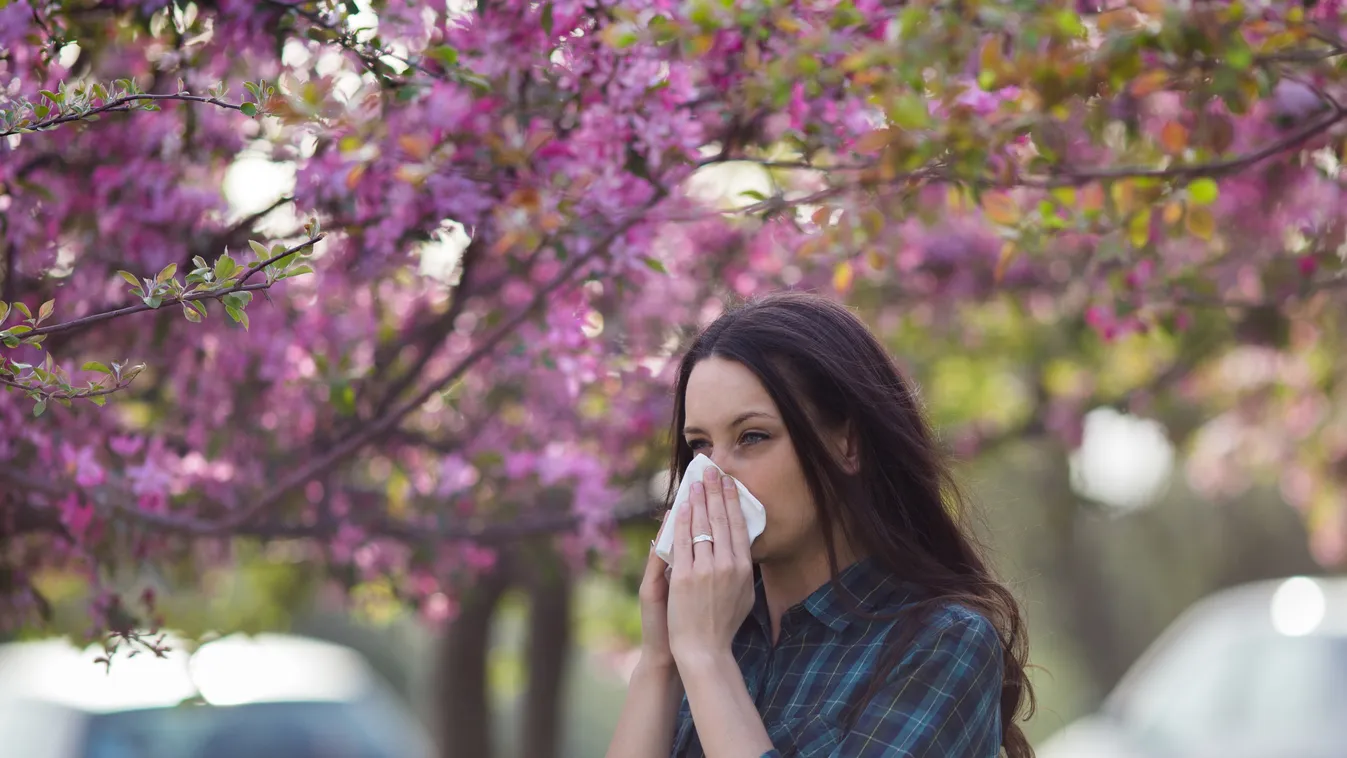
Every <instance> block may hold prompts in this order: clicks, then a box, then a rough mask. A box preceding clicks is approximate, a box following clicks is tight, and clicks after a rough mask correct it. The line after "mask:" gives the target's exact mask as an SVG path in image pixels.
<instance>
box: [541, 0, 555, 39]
mask: <svg viewBox="0 0 1347 758" xmlns="http://www.w3.org/2000/svg"><path fill="white" fill-rule="evenodd" d="M542 21H543V33H544V34H546V35H547V36H549V37H551V36H552V23H553V19H552V4H551V3H545V4H544V5H543V19H542Z"/></svg>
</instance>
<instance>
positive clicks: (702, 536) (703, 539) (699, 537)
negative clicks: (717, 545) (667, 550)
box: [692, 534, 716, 545]
mask: <svg viewBox="0 0 1347 758" xmlns="http://www.w3.org/2000/svg"><path fill="white" fill-rule="evenodd" d="M715 541H716V538H715V537H712V536H711V535H709V534H699V535H697V536H696V537H693V538H692V544H694V545H695V544H697V543H698V542H715Z"/></svg>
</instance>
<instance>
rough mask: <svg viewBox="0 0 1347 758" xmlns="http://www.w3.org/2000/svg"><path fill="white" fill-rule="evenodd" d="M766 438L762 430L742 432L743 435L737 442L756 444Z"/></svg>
mask: <svg viewBox="0 0 1347 758" xmlns="http://www.w3.org/2000/svg"><path fill="white" fill-rule="evenodd" d="M766 439H768V437H767V435H766V434H763V433H762V432H744V436H742V437H740V438H739V444H741V445H756V444H758V443H759V442H762V441H764V440H766Z"/></svg>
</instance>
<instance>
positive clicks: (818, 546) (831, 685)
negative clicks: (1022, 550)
mask: <svg viewBox="0 0 1347 758" xmlns="http://www.w3.org/2000/svg"><path fill="white" fill-rule="evenodd" d="M673 433H674V438H675V440H676V443H675V445H674V453H673V459H672V462H671V469H672V472H673V475H674V476H673V479H674V481H673V482H672V483H671V485H670V493H671V495H672V493H673V492H674V491H675V489H676V487H677V485H678V482H677V477H678V476H679V474H680V473H681V472H682V471H684V469H685V468H686V467H687V465H688V463H689V462H690V461H691V459H692V458H693V457H694V456H695V455H697V454H698V453H703V454H705V455H707V456H708V457H710V458H711V459H712V460H713V461H714V462H715V463H716V464H717V465H718V466H719V467H720V468H721V469H722V470H723V471H724V473H725V474H727V475H729V476H732V477H734V478H735V479H738V480H739V481H740V482H742V483H743V484H744V486H745V487H747V488H748V490H749V491H750V492H751V493H753V495H754V496H756V497H757V498H758V499H759V500H760V501H762V503H763V505H764V506H765V508H766V511H767V525H766V528H765V529H764V530H763V532H762V534H761V536H759V537H758V538H757V539H756V540H754V541H752V542H751V543H750V541H749V539H748V536H747V532H746V529H745V525H744V518H743V514H742V512H741V511H740V508H739V505H738V501H737V491H736V489H735V487H734V486H733V483H732V480H730V479H725V480H723V481H722V480H720V479H719V476H720V475H719V474H718V473H717V472H715V469H714V468H713V467H707V477H706V479H705V481H704V482H701V483H694V484H693V485H692V495H691V498H690V500H689V503H690V507H687V508H679V509H678V510H677V512H676V517H675V518H673V519H666V523H665V524H664V526H663V527H661V528H664V529H674V530H676V531H675V532H674V553H673V560H672V568H671V570H670V572H669V573H668V575H667V576H666V573H665V563H664V561H663V560H661V559H660V558H659V557H658V556H656V555H655V554H654V550H653V549H652V550H651V556H650V560H649V562H648V564H647V566H646V571H645V578H644V580H643V582H642V584H641V590H640V599H641V631H642V635H643V637H642V643H641V644H642V648H641V658H640V663H639V664H638V665H637V666H636V669H635V672H634V673H633V675H632V678H631V682H630V686H629V689H628V693H627V700H626V703H625V705H624V707H623V710H622V714H621V716H620V718H619V720H618V727H617V730H616V733H615V734H614V736H613V741H612V743H611V745H610V747H609V750H608V756H609V758H656V757H657V756H658V757H659V758H664V757H665V756H674V757H675V758H700V756H709V758H759V757H764V758H767V757H770V758H778V757H779V758H791V757H792V756H798V757H799V758H813V757H815V756H833V757H835V758H859V757H860V756H881V755H883V756H930V757H931V758H937V757H938V758H994V757H995V756H997V755H999V754H1000V751H1001V749H1002V748H1003V747H1004V748H1005V750H1006V754H1007V755H1008V756H1009V758H1032V755H1033V752H1032V749H1031V748H1030V747H1029V744H1028V742H1027V741H1026V739H1025V737H1024V734H1023V732H1022V731H1021V730H1020V728H1019V726H1018V725H1017V724H1016V723H1015V721H1016V718H1017V717H1018V716H1019V715H1020V710H1021V706H1022V705H1026V704H1028V706H1029V709H1030V711H1032V697H1033V696H1032V692H1031V690H1030V686H1029V683H1028V681H1027V678H1026V676H1025V665H1026V655H1027V654H1026V651H1025V644H1026V643H1025V640H1024V635H1023V630H1022V624H1021V621H1020V615H1019V610H1018V608H1017V607H1016V604H1015V601H1014V599H1013V598H1012V596H1011V594H1010V592H1009V591H1007V590H1006V588H1005V587H1003V586H1002V585H1001V584H999V583H998V582H997V581H996V580H995V579H994V578H993V577H992V574H991V572H990V571H989V569H988V568H987V566H986V564H985V563H984V562H983V559H982V558H981V557H980V556H979V554H978V552H977V550H975V548H974V546H973V544H972V541H971V539H970V537H969V536H968V534H966V533H965V532H964V531H962V530H961V528H960V526H959V525H958V523H957V522H956V521H955V520H954V518H953V514H955V513H957V512H958V511H959V510H960V508H959V501H958V499H957V491H956V489H955V488H954V486H953V484H952V482H951V480H950V473H949V470H948V469H947V468H946V466H945V464H944V463H943V462H942V461H941V459H940V455H939V454H938V451H937V447H936V443H935V442H934V440H933V438H932V434H931V431H930V429H929V428H928V427H927V425H926V422H925V420H924V419H923V417H922V413H921V410H920V408H919V404H918V400H917V397H916V393H915V391H914V390H913V389H912V388H911V387H909V386H908V385H907V384H906V383H905V382H904V381H903V379H902V378H901V377H900V376H899V373H898V371H897V369H896V368H895V366H894V364H893V362H892V361H891V360H890V358H889V357H888V355H887V354H886V353H885V352H884V349H883V347H882V346H881V345H880V344H879V342H878V341H877V340H876V339H875V338H874V337H873V336H872V335H871V334H870V332H869V331H868V330H867V329H866V328H865V326H864V324H863V323H862V322H861V321H860V320H859V319H857V318H856V317H855V316H854V315H852V314H851V313H850V312H849V311H847V310H846V309H845V308H843V307H841V306H839V305H837V304H835V303H833V302H831V301H829V300H827V299H824V298H821V297H816V296H811V295H805V294H795V293H792V294H781V295H774V296H771V297H767V298H765V299H762V300H758V301H756V302H753V303H750V304H747V305H745V306H742V307H740V308H737V309H735V310H732V311H730V312H727V313H726V314H725V315H723V316H721V317H720V318H719V319H717V320H716V321H715V322H714V323H712V324H711V325H710V326H709V327H708V328H707V329H706V330H705V331H704V332H703V333H702V334H701V335H700V336H699V337H698V338H697V339H696V341H695V342H694V343H693V344H692V347H691V349H690V350H689V351H688V353H687V355H686V356H685V357H684V359H683V362H682V365H681V367H680V370H679V374H678V386H677V393H676V396H675V407H674V425H673ZM670 500H671V501H672V497H671V498H670ZM708 537H709V538H708ZM652 547H653V546H652Z"/></svg>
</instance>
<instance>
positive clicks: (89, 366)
mask: <svg viewBox="0 0 1347 758" xmlns="http://www.w3.org/2000/svg"><path fill="white" fill-rule="evenodd" d="M80 368H81V369H83V370H84V371H97V372H99V373H100V374H111V373H112V369H110V368H108V367H107V366H104V365H103V364H102V363H99V362H98V361H87V362H86V363H85V364H84V365H83V366H80Z"/></svg>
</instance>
